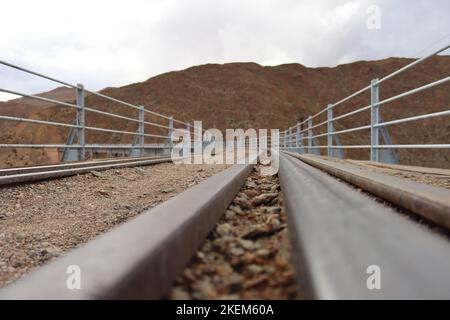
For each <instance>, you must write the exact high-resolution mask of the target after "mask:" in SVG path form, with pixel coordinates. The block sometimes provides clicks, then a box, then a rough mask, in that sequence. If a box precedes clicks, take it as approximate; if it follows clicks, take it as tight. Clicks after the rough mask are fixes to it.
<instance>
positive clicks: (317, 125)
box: [305, 120, 328, 131]
mask: <svg viewBox="0 0 450 320" xmlns="http://www.w3.org/2000/svg"><path fill="white" fill-rule="evenodd" d="M327 123H328V120H325V121H323V122H321V123H318V124H316V125H313V126H311V128H308V129H314V128H317V127H320V126H323V125H324V124H327ZM308 129H305V130H306V131H308Z"/></svg>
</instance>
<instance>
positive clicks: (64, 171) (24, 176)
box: [0, 157, 172, 186]
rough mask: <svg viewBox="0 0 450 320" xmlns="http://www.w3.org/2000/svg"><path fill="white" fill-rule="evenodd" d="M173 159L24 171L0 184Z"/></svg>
mask: <svg viewBox="0 0 450 320" xmlns="http://www.w3.org/2000/svg"><path fill="white" fill-rule="evenodd" d="M169 161H172V159H171V158H170V157H168V158H159V159H150V160H137V159H130V160H129V161H127V162H120V163H113V164H91V165H89V166H82V167H76V168H69V169H58V170H46V171H42V172H31V173H23V174H20V173H19V174H12V175H7V176H0V186H4V185H11V184H17V183H25V182H27V183H28V182H35V181H42V180H49V179H56V178H64V177H70V176H74V175H77V174H83V173H89V172H91V171H104V170H108V169H118V168H129V167H137V166H146V165H153V164H159V163H163V162H169Z"/></svg>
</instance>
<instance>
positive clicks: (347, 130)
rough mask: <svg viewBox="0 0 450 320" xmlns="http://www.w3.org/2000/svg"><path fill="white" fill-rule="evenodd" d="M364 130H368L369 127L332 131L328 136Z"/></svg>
mask: <svg viewBox="0 0 450 320" xmlns="http://www.w3.org/2000/svg"><path fill="white" fill-rule="evenodd" d="M366 129H370V125H365V126H360V127H355V128H351V129H345V130H340V131H334V132H330V134H331V135H334V134H341V133H348V132H353V131H360V130H366Z"/></svg>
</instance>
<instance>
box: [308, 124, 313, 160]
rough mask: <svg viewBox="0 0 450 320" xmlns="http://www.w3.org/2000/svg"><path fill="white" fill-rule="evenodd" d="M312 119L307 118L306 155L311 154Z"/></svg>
mask: <svg viewBox="0 0 450 320" xmlns="http://www.w3.org/2000/svg"><path fill="white" fill-rule="evenodd" d="M312 125H313V124H312V119H311V116H309V117H308V153H312V146H313V145H312V144H313V143H312V136H313V135H312V129H311V127H312Z"/></svg>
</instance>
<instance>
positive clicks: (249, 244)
mask: <svg viewBox="0 0 450 320" xmlns="http://www.w3.org/2000/svg"><path fill="white" fill-rule="evenodd" d="M239 243H240V245H241V247H242V248H244V249H245V250H254V249H255V243H254V242H253V241H251V240H244V239H241V240H240V241H239Z"/></svg>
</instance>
